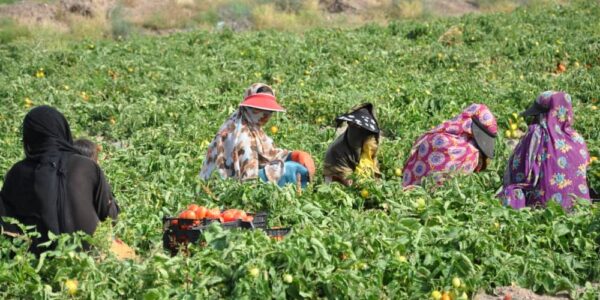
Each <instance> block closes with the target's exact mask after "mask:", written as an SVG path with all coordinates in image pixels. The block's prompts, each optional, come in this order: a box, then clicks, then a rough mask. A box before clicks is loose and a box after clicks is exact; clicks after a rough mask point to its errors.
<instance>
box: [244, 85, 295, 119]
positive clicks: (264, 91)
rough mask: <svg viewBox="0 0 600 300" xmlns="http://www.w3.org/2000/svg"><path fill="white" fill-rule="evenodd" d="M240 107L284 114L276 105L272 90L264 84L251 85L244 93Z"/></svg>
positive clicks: (279, 106) (282, 109)
mask: <svg viewBox="0 0 600 300" xmlns="http://www.w3.org/2000/svg"><path fill="white" fill-rule="evenodd" d="M240 106H245V107H251V108H256V109H262V110H268V111H277V112H284V111H285V109H284V108H283V107H281V105H279V103H277V98H276V97H275V93H274V92H273V89H272V88H271V87H270V86H268V85H266V84H264V83H255V84H253V85H251V86H250V87H249V88H248V89H247V90H246V92H245V93H244V101H242V103H240Z"/></svg>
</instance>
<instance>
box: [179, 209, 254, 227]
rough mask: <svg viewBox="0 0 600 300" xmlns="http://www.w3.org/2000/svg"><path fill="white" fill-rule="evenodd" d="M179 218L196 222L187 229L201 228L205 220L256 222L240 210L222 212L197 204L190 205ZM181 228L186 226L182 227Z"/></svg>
mask: <svg viewBox="0 0 600 300" xmlns="http://www.w3.org/2000/svg"><path fill="white" fill-rule="evenodd" d="M178 218H179V219H187V220H194V221H193V222H192V224H191V225H190V226H186V227H192V226H199V225H200V222H201V221H202V220H204V219H208V220H218V221H220V222H221V223H227V222H235V221H237V220H242V221H244V222H252V221H253V220H254V217H253V216H252V215H250V214H247V213H246V212H245V211H243V210H240V209H227V210H224V211H222V212H221V211H220V210H219V209H218V208H207V207H204V206H200V205H197V204H190V205H189V206H188V207H187V209H186V210H184V211H182V212H181V213H180V214H179V216H178ZM171 224H172V225H178V224H179V220H172V221H171ZM181 227H184V226H183V225H182V226H181ZM183 229H186V228H183Z"/></svg>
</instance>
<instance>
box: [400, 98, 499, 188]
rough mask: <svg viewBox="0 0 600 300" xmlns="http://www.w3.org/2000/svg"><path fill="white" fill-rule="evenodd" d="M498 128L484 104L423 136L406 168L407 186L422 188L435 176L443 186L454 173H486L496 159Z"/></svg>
mask: <svg viewBox="0 0 600 300" xmlns="http://www.w3.org/2000/svg"><path fill="white" fill-rule="evenodd" d="M497 130H498V126H497V124H496V118H495V117H494V115H493V114H492V112H491V111H490V110H489V109H488V107H487V106H485V105H484V104H471V105H470V106H469V107H467V108H466V109H465V110H464V111H463V112H462V113H460V114H459V115H458V116H456V117H454V118H452V119H451V120H448V121H446V122H444V123H442V124H440V125H438V126H437V127H435V128H434V129H432V130H430V131H428V132H426V133H425V134H423V135H422V136H421V137H419V139H417V141H416V142H415V143H414V145H413V147H412V149H411V153H410V156H409V158H408V160H407V162H406V164H405V165H404V171H403V180H402V181H403V186H404V187H408V186H412V185H420V184H421V181H422V180H423V178H425V177H428V176H431V177H433V180H434V181H435V182H436V183H437V184H441V183H442V182H443V181H444V180H445V179H446V178H447V177H448V176H450V175H451V174H452V173H457V172H460V173H472V172H479V171H482V170H485V168H486V167H487V159H492V158H494V145H495V138H496V133H497Z"/></svg>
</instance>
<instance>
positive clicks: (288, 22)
mask: <svg viewBox="0 0 600 300" xmlns="http://www.w3.org/2000/svg"><path fill="white" fill-rule="evenodd" d="M558 2H560V4H565V3H564V2H561V1H557V0H0V43H8V42H10V41H13V40H15V39H21V38H26V39H48V40H56V39H57V38H58V37H61V38H69V39H82V38H91V39H96V38H114V39H125V38H127V37H129V36H131V35H140V34H142V35H143V34H159V35H162V34H170V33H174V32H180V31H188V30H194V29H204V30H233V31H246V30H262V29H273V30H285V31H294V32H302V31H304V30H307V29H310V28H315V27H325V28H331V27H356V26H360V25H363V24H365V23H378V24H387V23H388V22H390V21H394V20H399V19H429V18H436V17H440V16H444V17H447V16H460V15H463V14H469V13H474V14H478V13H493V12H506V11H511V10H513V9H515V8H516V7H519V6H540V5H551V4H557V3H558Z"/></svg>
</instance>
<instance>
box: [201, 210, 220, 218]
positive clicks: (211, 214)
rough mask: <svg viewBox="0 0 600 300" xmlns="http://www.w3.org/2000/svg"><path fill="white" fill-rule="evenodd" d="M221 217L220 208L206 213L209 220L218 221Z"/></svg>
mask: <svg viewBox="0 0 600 300" xmlns="http://www.w3.org/2000/svg"><path fill="white" fill-rule="evenodd" d="M220 216H221V212H220V211H219V209H218V208H213V209H209V210H207V211H206V215H205V217H206V218H207V219H218V218H219V217H220Z"/></svg>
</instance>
